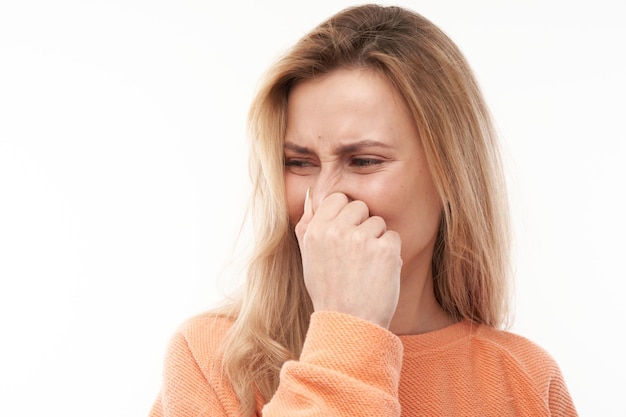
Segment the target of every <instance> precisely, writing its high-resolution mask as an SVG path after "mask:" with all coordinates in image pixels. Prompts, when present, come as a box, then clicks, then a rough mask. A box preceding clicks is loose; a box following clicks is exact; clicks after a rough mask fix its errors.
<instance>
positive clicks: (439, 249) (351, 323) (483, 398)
mask: <svg viewBox="0 0 626 417" xmlns="http://www.w3.org/2000/svg"><path fill="white" fill-rule="evenodd" d="M250 127H251V137H252V152H251V155H252V157H251V174H252V175H251V177H252V179H253V182H254V184H253V186H254V188H253V189H254V192H253V199H252V205H253V213H254V214H255V218H254V221H255V226H256V229H255V233H256V235H257V237H258V239H257V241H256V247H255V252H254V256H253V259H252V260H251V262H250V264H249V268H248V271H247V274H248V276H247V285H246V288H245V291H244V293H243V296H242V297H241V299H240V300H239V301H238V302H237V303H235V304H234V305H231V306H229V307H227V308H224V309H223V310H222V311H219V312H211V313H208V314H205V315H202V316H199V317H196V318H194V319H192V320H190V321H189V322H187V323H186V324H185V325H183V326H182V327H181V329H180V330H179V332H178V333H177V334H176V335H175V337H174V338H173V340H172V343H171V346H170V349H169V351H168V356H167V360H166V366H165V373H164V382H163V388H162V390H161V393H160V395H159V397H158V399H157V401H156V403H155V405H154V407H153V410H152V413H151V415H152V416H153V417H157V416H188V415H193V416H224V417H225V416H253V415H259V416H260V415H261V414H262V415H263V416H266V417H268V416H348V415H368V416H370V415H371V416H444V415H445V416H448V415H493V416H502V415H516V416H518V415H528V416H543V415H545V416H547V415H557V416H572V415H576V411H575V409H574V406H573V404H572V401H571V399H570V396H569V394H568V391H567V388H566V386H565V383H564V382H563V378H562V376H561V373H560V371H559V368H558V366H557V365H556V363H555V362H554V361H553V360H552V358H551V357H550V356H549V355H548V354H547V353H545V352H544V351H543V350H542V349H541V348H539V347H537V346H536V345H534V344H533V343H532V342H530V341H528V340H526V339H523V338H521V337H519V336H516V335H513V334H511V333H507V332H505V331H502V330H499V329H498V328H499V327H501V326H502V325H503V324H505V322H506V316H507V299H508V295H507V285H506V284H507V272H508V270H507V268H508V266H507V260H508V255H509V245H508V230H507V228H508V219H507V212H506V196H505V192H504V187H503V184H501V182H500V179H501V178H502V175H501V171H500V169H501V168H500V161H499V157H498V152H497V141H496V139H495V137H494V134H493V130H492V126H491V122H490V120H489V114H488V110H487V107H486V105H485V103H484V101H483V99H482V97H481V93H480V91H479V89H478V86H477V84H476V82H475V80H474V77H473V75H472V73H471V70H470V69H469V66H468V64H467V62H466V61H465V59H464V58H463V56H462V54H461V53H460V51H459V50H458V48H457V47H456V46H455V45H454V43H453V42H452V41H451V40H450V39H448V38H447V37H446V36H445V35H444V34H443V33H442V32H441V31H440V30H439V29H438V28H437V27H435V26H434V25H433V24H432V23H430V22H429V21H428V20H426V19H424V18H423V17H421V16H419V15H417V14H415V13H413V12H411V11H408V10H405V9H402V8H397V7H380V6H376V5H366V6H360V7H355V8H350V9H347V10H344V11H342V12H340V13H338V14H337V15H335V16H333V17H331V18H330V19H329V20H328V21H326V22H324V23H322V24H321V25H320V26H318V27H317V28H315V29H314V30H313V31H312V32H311V33H309V34H308V35H306V36H305V37H304V38H302V39H301V40H300V41H299V42H298V43H297V44H296V45H295V46H294V48H293V49H291V50H290V51H289V52H288V53H287V54H286V55H285V56H284V57H283V58H282V59H281V60H279V61H278V62H277V63H276V64H275V65H274V67H273V68H272V69H271V71H270V72H269V74H268V78H267V79H266V80H265V83H264V84H263V86H262V88H261V89H260V91H259V93H258V95H257V98H256V100H255V101H254V103H253V105H252V108H251V111H250Z"/></svg>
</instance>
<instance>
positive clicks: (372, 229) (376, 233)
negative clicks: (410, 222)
mask: <svg viewBox="0 0 626 417" xmlns="http://www.w3.org/2000/svg"><path fill="white" fill-rule="evenodd" d="M359 229H362V230H363V232H364V233H365V234H367V235H368V236H373V237H376V238H379V237H381V236H382V235H383V234H384V233H385V232H386V231H387V223H385V220H383V218H382V217H379V216H372V217H368V218H367V219H365V220H364V221H363V222H362V223H361V224H360V225H359Z"/></svg>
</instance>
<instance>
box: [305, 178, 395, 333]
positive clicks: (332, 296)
mask: <svg viewBox="0 0 626 417" xmlns="http://www.w3.org/2000/svg"><path fill="white" fill-rule="evenodd" d="M295 230H296V236H297V238H298V243H299V245H300V252H301V254H302V267H303V272H304V282H305V284H306V287H307V290H308V291H309V295H310V297H311V299H312V301H313V306H314V309H315V311H337V312H340V313H346V314H351V315H353V316H356V317H360V318H362V319H365V320H369V321H371V322H373V323H375V324H378V325H379V326H381V327H384V328H389V324H390V322H391V318H392V317H393V314H394V312H395V310H396V306H397V304H398V297H399V294H400V270H401V268H402V259H401V257H400V249H401V241H400V236H399V235H398V233H396V232H395V231H391V230H387V226H386V224H385V221H384V220H383V219H382V218H381V217H378V216H370V214H369V209H368V207H367V205H366V204H365V203H364V202H362V201H349V199H348V197H347V196H346V195H345V194H341V193H333V194H330V195H328V196H327V197H326V198H324V199H323V200H322V201H321V202H320V204H319V206H318V207H317V210H316V211H315V213H314V212H313V208H312V205H311V198H310V190H308V191H307V196H306V199H305V203H304V214H303V215H302V218H301V219H300V221H299V222H298V224H297V225H296V229H295Z"/></svg>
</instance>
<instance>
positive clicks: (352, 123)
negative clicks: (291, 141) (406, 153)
mask: <svg viewBox="0 0 626 417" xmlns="http://www.w3.org/2000/svg"><path fill="white" fill-rule="evenodd" d="M407 123H408V124H413V123H414V121H413V118H412V116H411V114H410V112H409V111H408V108H407V106H406V105H405V104H404V100H403V99H402V98H401V97H400V95H399V94H398V93H397V92H396V90H395V89H394V88H393V87H392V86H391V84H390V83H389V81H388V80H387V79H386V78H385V77H384V76H383V75H381V74H380V73H378V72H376V71H373V70H370V69H337V70H334V71H332V72H330V73H328V74H324V75H322V76H320V77H316V78H314V79H311V80H305V81H300V82H298V83H297V84H296V85H295V86H294V87H293V88H292V90H291V91H290V93H289V96H288V100H287V135H288V136H289V135H292V134H294V133H296V132H300V133H305V132H302V130H305V131H306V130H311V129H313V130H317V131H323V130H324V128H325V127H328V128H329V129H333V130H334V131H337V129H339V130H340V131H350V130H357V131H362V130H364V129H373V128H375V129H381V128H391V127H392V126H394V125H395V126H398V125H400V124H407ZM320 133H321V132H320ZM345 133H349V132H345Z"/></svg>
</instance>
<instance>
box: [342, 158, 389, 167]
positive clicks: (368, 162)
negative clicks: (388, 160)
mask: <svg viewBox="0 0 626 417" xmlns="http://www.w3.org/2000/svg"><path fill="white" fill-rule="evenodd" d="M382 163H383V161H382V160H381V159H376V158H352V159H350V165H352V166H355V167H369V166H373V165H380V164H382Z"/></svg>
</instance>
